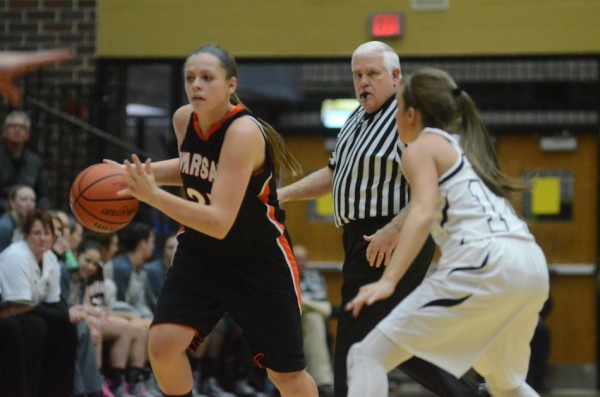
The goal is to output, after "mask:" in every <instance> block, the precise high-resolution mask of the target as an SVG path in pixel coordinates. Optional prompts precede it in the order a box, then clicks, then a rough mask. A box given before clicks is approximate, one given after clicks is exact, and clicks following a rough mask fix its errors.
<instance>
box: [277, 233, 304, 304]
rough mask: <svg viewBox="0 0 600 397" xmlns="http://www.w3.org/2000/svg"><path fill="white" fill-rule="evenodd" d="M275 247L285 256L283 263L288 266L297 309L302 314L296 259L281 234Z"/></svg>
mask: <svg viewBox="0 0 600 397" xmlns="http://www.w3.org/2000/svg"><path fill="white" fill-rule="evenodd" d="M277 245H279V247H280V248H281V250H282V251H283V253H284V255H285V261H286V263H287V264H288V268H289V269H290V273H291V276H292V281H293V282H294V289H295V290H296V297H297V298H298V309H300V313H302V291H301V290H300V274H299V273H298V265H297V264H296V258H294V254H293V253H292V247H290V243H289V242H288V240H287V238H285V236H284V235H283V234H282V235H281V236H279V237H277Z"/></svg>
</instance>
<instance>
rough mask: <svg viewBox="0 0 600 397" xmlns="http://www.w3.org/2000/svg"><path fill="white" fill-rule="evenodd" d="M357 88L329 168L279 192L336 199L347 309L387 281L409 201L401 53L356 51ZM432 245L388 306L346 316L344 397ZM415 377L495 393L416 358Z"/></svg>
mask: <svg viewBox="0 0 600 397" xmlns="http://www.w3.org/2000/svg"><path fill="white" fill-rule="evenodd" d="M351 66H352V74H353V81H354V91H355V94H356V97H357V98H358V99H359V101H360V106H359V107H358V108H357V109H356V110H355V111H354V112H353V113H352V114H351V115H350V116H349V117H348V119H347V120H346V122H345V123H344V125H343V127H342V129H341V130H340V133H339V135H338V139H337V143H336V147H335V151H334V152H333V154H332V155H331V157H330V159H329V162H328V164H327V166H326V167H323V168H321V169H320V170H318V171H316V172H313V173H311V174H309V175H307V176H306V177H304V178H302V179H301V180H299V181H297V182H295V183H293V184H291V185H289V186H286V187H283V188H280V189H278V196H279V201H280V202H286V201H296V200H310V199H315V198H318V197H321V196H323V195H325V194H327V193H330V192H331V193H332V194H333V203H334V216H335V222H336V225H337V226H341V227H343V229H344V232H343V245H344V251H345V258H344V265H343V269H342V276H343V284H342V302H341V307H342V308H344V307H345V306H346V304H347V303H348V302H349V301H350V300H351V299H352V298H354V296H356V294H357V293H358V290H359V288H360V287H361V286H362V285H364V284H367V283H371V282H375V281H377V280H379V278H380V277H381V274H382V273H383V269H384V266H382V265H387V263H388V262H389V258H390V256H391V253H392V250H393V249H394V246H395V245H396V242H397V239H398V234H399V229H400V227H401V225H402V220H403V215H402V213H401V210H402V209H403V208H404V207H405V206H406V204H407V202H408V193H409V192H408V187H407V184H406V181H405V180H404V178H403V176H402V169H401V165H400V157H401V149H400V145H401V144H400V141H399V139H398V135H397V129H396V120H395V114H396V107H397V104H396V98H395V94H396V89H397V87H398V83H399V81H400V78H401V75H400V60H399V57H398V54H396V52H395V51H394V50H393V48H391V47H390V46H388V45H387V44H384V43H382V42H378V41H371V42H367V43H364V44H362V45H360V46H359V47H358V48H357V49H356V50H355V51H354V53H353V54H352V65H351ZM433 252H434V244H433V242H432V240H431V239H429V240H428V241H427V243H426V244H425V245H424V247H423V248H422V250H421V253H420V254H419V256H418V257H417V258H416V259H415V261H414V262H413V264H412V265H411V267H410V269H409V270H408V272H407V273H406V275H405V276H404V277H403V278H402V280H401V281H400V282H399V283H398V285H397V287H396V291H395V293H394V294H393V295H392V296H391V297H390V298H388V299H386V300H384V301H379V302H376V303H375V304H373V305H371V306H365V307H364V308H363V309H362V312H361V314H360V316H358V317H357V318H354V317H352V314H351V313H350V312H347V311H345V310H342V311H341V312H340V317H339V322H338V327H337V335H336V346H335V356H334V389H335V396H336V397H346V395H347V392H348V389H347V385H346V378H347V376H346V356H347V353H348V350H349V349H350V347H351V346H352V345H353V344H354V343H356V342H358V341H360V340H362V339H363V338H364V337H365V336H366V335H367V334H368V333H369V331H371V329H373V328H374V327H375V325H376V324H377V323H378V322H379V321H381V320H382V319H383V318H384V317H385V316H386V315H387V314H388V313H389V312H390V311H391V310H392V309H393V308H394V307H395V306H396V305H397V304H398V303H399V302H400V301H401V300H402V299H404V298H405V297H406V296H407V295H408V294H409V293H411V292H412V291H413V290H414V289H415V288H416V286H417V285H419V284H420V283H421V281H422V280H423V278H424V277H425V275H426V273H427V269H428V268H429V265H430V263H431V259H432V257H433ZM400 369H401V370H402V371H403V372H405V373H406V374H407V375H409V376H410V377H412V378H413V379H415V380H416V381H418V382H419V383H421V384H422V385H423V386H425V387H426V388H428V389H429V390H431V391H432V392H434V393H435V394H437V395H439V396H452V397H471V396H488V395H489V394H488V393H487V392H486V390H485V387H484V385H479V384H477V383H476V382H473V381H471V380H468V379H460V380H459V379H456V378H455V377H453V376H452V375H450V374H449V373H447V372H445V371H443V370H442V369H440V368H438V367H436V366H434V365H432V364H430V363H428V362H426V361H423V360H421V359H420V358H417V357H413V358H412V359H410V360H409V361H406V362H404V363H402V364H401V366H400Z"/></svg>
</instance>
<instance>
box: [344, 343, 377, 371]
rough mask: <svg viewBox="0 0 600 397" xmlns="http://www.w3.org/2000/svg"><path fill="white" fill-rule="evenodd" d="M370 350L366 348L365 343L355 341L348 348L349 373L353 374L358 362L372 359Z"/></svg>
mask: <svg viewBox="0 0 600 397" xmlns="http://www.w3.org/2000/svg"><path fill="white" fill-rule="evenodd" d="M370 359H371V358H370V357H369V352H368V351H367V349H365V347H364V345H363V344H362V343H361V342H358V343H355V344H353V345H352V346H351V347H350V350H348V358H347V359H346V364H347V367H348V375H349V376H350V375H352V370H353V369H355V368H356V366H357V364H359V363H360V362H365V361H368V360H370Z"/></svg>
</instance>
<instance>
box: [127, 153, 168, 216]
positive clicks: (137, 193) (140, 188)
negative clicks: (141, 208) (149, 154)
mask: <svg viewBox="0 0 600 397" xmlns="http://www.w3.org/2000/svg"><path fill="white" fill-rule="evenodd" d="M150 164H151V160H150V159H147V160H146V161H145V162H144V163H143V164H142V162H141V161H140V158H139V157H138V156H137V155H136V154H133V155H132V156H131V161H129V160H125V161H124V162H123V165H124V166H125V172H126V173H127V183H128V185H129V187H128V188H127V189H123V190H120V191H119V192H118V194H119V196H126V195H131V196H133V197H135V198H137V199H138V200H140V201H143V202H145V203H148V204H150V205H152V202H153V201H154V199H155V198H156V196H157V194H158V191H159V190H160V188H159V187H158V186H157V185H156V181H155V180H154V174H153V173H152V167H151V166H150Z"/></svg>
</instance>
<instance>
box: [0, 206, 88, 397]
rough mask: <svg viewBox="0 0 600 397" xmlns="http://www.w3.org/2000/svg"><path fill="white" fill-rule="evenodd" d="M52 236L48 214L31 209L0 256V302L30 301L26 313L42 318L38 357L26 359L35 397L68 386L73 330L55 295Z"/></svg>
mask: <svg viewBox="0 0 600 397" xmlns="http://www.w3.org/2000/svg"><path fill="white" fill-rule="evenodd" d="M53 240H54V225H53V223H52V216H51V215H50V214H49V213H48V212H47V211H44V210H40V209H36V210H34V211H33V212H31V213H30V214H29V215H28V216H27V218H26V219H25V222H24V224H23V240H22V241H17V242H15V243H12V244H11V245H10V246H9V247H8V248H6V249H5V250H4V251H3V252H2V254H1V255H0V288H1V290H2V299H3V300H4V301H7V302H26V303H32V304H34V305H35V307H34V309H33V311H32V312H31V313H32V314H34V315H37V316H39V317H40V318H42V319H43V320H44V321H43V322H42V323H41V326H43V327H45V338H44V339H43V355H42V358H41V361H39V360H38V362H35V363H30V364H31V367H30V369H31V371H32V373H34V372H37V371H39V381H35V380H33V379H31V382H32V383H35V385H37V386H38V391H39V395H42V396H44V397H54V396H56V397H65V396H70V395H71V394H72V389H73V372H74V368H75V366H74V363H75V350H76V346H77V333H76V328H75V326H74V325H73V324H72V323H71V321H70V318H69V311H68V307H67V305H66V303H65V302H63V301H62V300H61V299H60V266H59V264H58V260H57V259H56V255H54V254H53V253H52V251H51V250H50V248H51V246H52V243H53ZM35 385H34V387H35Z"/></svg>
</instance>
